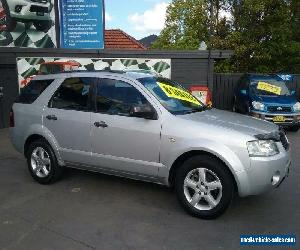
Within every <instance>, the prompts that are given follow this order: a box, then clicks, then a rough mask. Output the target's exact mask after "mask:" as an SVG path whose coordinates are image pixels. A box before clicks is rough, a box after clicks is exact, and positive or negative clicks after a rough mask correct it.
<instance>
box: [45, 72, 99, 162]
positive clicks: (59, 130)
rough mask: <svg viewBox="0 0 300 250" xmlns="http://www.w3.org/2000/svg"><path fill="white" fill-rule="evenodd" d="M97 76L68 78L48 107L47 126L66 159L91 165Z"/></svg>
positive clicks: (46, 111) (46, 114) (46, 109)
mask: <svg viewBox="0 0 300 250" xmlns="http://www.w3.org/2000/svg"><path fill="white" fill-rule="evenodd" d="M95 81H96V80H95V79H94V78H79V77H76V78H67V79H65V80H64V82H63V83H62V84H61V86H60V87H59V88H58V90H57V91H56V92H55V94H54V95H53V97H52V98H51V100H50V102H49V105H48V107H47V108H45V111H44V115H43V121H44V126H45V127H46V128H47V129H48V130H50V132H51V134H52V135H54V137H55V139H56V141H57V142H58V146H59V151H60V153H61V155H62V158H63V159H64V160H65V161H66V162H72V163H79V164H89V161H90V159H91V141H90V130H91V125H90V122H91V112H90V111H91V105H90V92H91V86H92V85H93V84H94V82H95Z"/></svg>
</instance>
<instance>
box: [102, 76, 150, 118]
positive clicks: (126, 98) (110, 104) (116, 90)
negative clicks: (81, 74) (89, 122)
mask: <svg viewBox="0 0 300 250" xmlns="http://www.w3.org/2000/svg"><path fill="white" fill-rule="evenodd" d="M96 103H97V105H96V106H97V111H98V112H99V113H106V114H111V115H124V116H129V114H130V109H131V108H132V106H135V105H142V104H147V103H148V102H147V100H146V98H145V97H144V96H143V95H142V94H141V93H140V92H139V91H138V90H137V89H136V88H135V87H133V86H132V85H130V84H128V83H126V82H122V81H117V80H112V79H102V80H101V81H100V83H99V84H98V86H97V100H96Z"/></svg>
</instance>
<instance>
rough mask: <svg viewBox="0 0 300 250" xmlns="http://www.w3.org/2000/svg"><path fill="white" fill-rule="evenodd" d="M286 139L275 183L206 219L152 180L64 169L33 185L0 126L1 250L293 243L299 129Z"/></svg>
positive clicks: (299, 219)
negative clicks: (266, 238)
mask: <svg viewBox="0 0 300 250" xmlns="http://www.w3.org/2000/svg"><path fill="white" fill-rule="evenodd" d="M288 137H289V139H290V141H291V143H292V147H293V153H292V157H293V168H292V169H291V172H290V177H289V178H288V179H287V180H286V181H285V182H284V183H283V184H282V186H281V187H280V188H279V189H276V190H274V191H273V192H271V193H268V194H264V195H261V196H257V197H249V198H243V199H241V198H236V199H235V200H234V202H233V204H232V205H231V207H230V208H229V209H228V211H227V212H226V214H224V215H223V216H222V217H220V218H218V219H217V220H213V221H205V220H200V219H196V218H193V217H191V216H189V215H187V214H186V213H185V212H184V211H183V209H182V208H181V207H180V206H179V204H178V203H177V200H176V197H175V194H174V193H173V192H172V191H171V190H169V189H167V188H166V187H162V186H158V185H155V184H150V183H143V182H138V181H132V180H127V179H122V178H117V177H111V176H105V175H101V174H96V173H88V172H83V171H78V170H68V171H67V172H66V174H65V177H64V178H63V179H62V180H61V181H60V182H58V183H55V184H53V185H50V186H42V185H39V184H38V183H36V182H34V181H33V179H32V178H31V176H30V175H29V172H28V170H27V166H26V162H25V160H24V158H23V157H22V155H19V154H18V153H16V152H15V150H14V149H13V148H12V146H11V144H10V141H9V138H8V131H7V130H0V249H30V250H34V249H164V250H165V249H239V248H241V247H240V246H239V237H240V234H245V233H250V234H255V233H257V234H269V233H272V234H275V233H282V234H288V233H289V234H296V235H297V236H298V239H297V240H298V241H299V237H300V181H299V180H300V169H299V166H300V143H299V142H300V132H299V133H298V134H297V133H290V134H289V136H288ZM298 247H299V243H298ZM241 249H244V247H242V248H241ZM268 249H271V248H268ZM278 249H282V248H278ZM298 249H299V248H298Z"/></svg>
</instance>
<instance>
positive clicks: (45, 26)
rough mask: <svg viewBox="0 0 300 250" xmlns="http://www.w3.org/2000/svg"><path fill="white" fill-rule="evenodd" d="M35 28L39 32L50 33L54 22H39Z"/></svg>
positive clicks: (35, 24) (35, 23)
mask: <svg viewBox="0 0 300 250" xmlns="http://www.w3.org/2000/svg"><path fill="white" fill-rule="evenodd" d="M33 25H34V27H35V28H36V30H38V31H42V32H45V33H46V32H48V30H49V29H50V28H51V27H52V26H53V22H52V21H51V20H50V21H37V22H34V23H33Z"/></svg>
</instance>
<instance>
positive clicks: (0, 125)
mask: <svg viewBox="0 0 300 250" xmlns="http://www.w3.org/2000/svg"><path fill="white" fill-rule="evenodd" d="M0 113H1V120H2V122H1V123H0V128H4V127H5V124H4V123H5V119H4V108H3V87H0Z"/></svg>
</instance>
